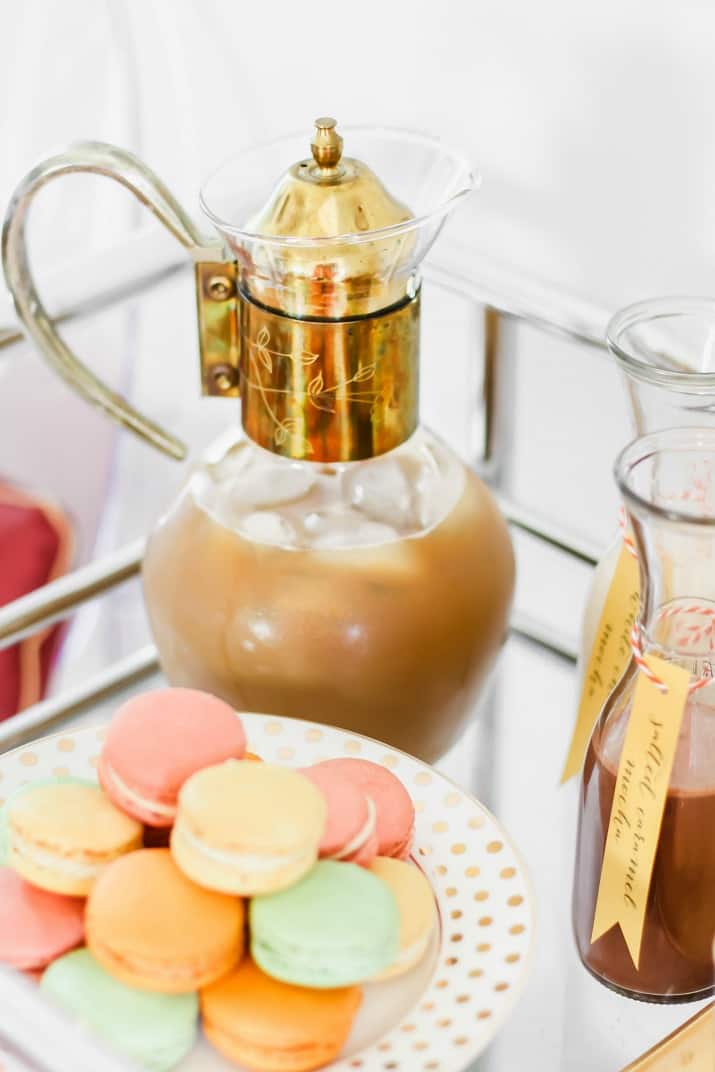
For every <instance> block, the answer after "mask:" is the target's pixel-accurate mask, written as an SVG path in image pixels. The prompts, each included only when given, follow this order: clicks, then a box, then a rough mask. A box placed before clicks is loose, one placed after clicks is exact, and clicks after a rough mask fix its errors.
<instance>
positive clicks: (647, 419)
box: [581, 298, 715, 668]
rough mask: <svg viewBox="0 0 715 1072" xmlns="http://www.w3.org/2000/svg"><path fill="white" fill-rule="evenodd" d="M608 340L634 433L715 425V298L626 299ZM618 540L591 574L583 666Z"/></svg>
mask: <svg viewBox="0 0 715 1072" xmlns="http://www.w3.org/2000/svg"><path fill="white" fill-rule="evenodd" d="M606 341H607V344H608V348H609V350H610V352H611V354H612V355H613V357H614V358H615V359H616V362H617V363H618V366H619V368H620V370H621V372H622V373H623V379H624V383H625V388H626V393H627V396H628V400H629V403H630V410H631V419H632V422H633V428H634V431H635V434H636V435H639V436H641V435H646V434H648V433H649V432H657V431H660V430H661V429H663V428H684V427H688V426H707V425H709V424H712V426H713V427H715V301H711V300H709V299H706V298H656V299H653V300H650V301H644V302H639V303H637V304H636V305H630V306H628V307H627V308H625V309H622V310H620V312H618V313H616V315H615V316H614V317H613V319H612V320H611V321H610V323H609V325H608V328H607V330H606ZM621 546H622V536H621V535H620V534H619V536H618V537H617V538H616V539H615V540H614V542H613V544H612V545H611V546H610V547H609V549H608V551H607V552H606V554H605V555H604V556H603V558H602V559H601V561H600V562H599V564H598V566H597V568H596V570H595V572H594V576H593V579H592V582H591V589H590V592H589V596H588V599H587V601H586V607H585V610H584V615H583V626H582V634H581V666H582V668H585V667H586V665H587V664H588V660H589V656H590V655H591V652H592V651H593V646H594V643H595V640H596V634H597V630H598V623H599V621H600V618H601V613H602V611H603V606H604V603H605V601H606V596H607V594H608V591H609V588H610V586H611V581H612V579H613V575H614V573H615V570H616V565H617V563H618V556H619V554H620V551H621Z"/></svg>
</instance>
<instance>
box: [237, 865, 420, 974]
mask: <svg viewBox="0 0 715 1072" xmlns="http://www.w3.org/2000/svg"><path fill="white" fill-rule="evenodd" d="M250 921H251V953H252V956H253V959H254V960H255V962H256V963H257V964H258V966H259V967H260V968H261V969H262V970H263V971H264V972H266V973H267V974H268V975H271V976H272V977H273V978H274V979H280V980H281V981H282V982H285V983H293V984H295V985H296V986H308V987H315V988H317V989H321V990H322V989H325V988H329V987H336V986H353V985H355V984H356V983H361V982H364V981H365V980H366V979H372V978H374V976H376V975H379V974H380V972H382V971H384V970H385V968H387V967H389V965H390V964H393V963H394V961H395V959H396V957H397V954H398V952H399V949H400V913H399V909H398V907H397V902H396V900H395V897H394V895H393V893H392V891H391V890H390V889H389V888H388V887H387V886H386V885H385V883H384V882H382V881H381V880H380V879H379V878H377V876H375V875H373V874H371V873H370V871H367V870H365V869H364V868H362V867H358V866H357V865H356V864H346V863H340V862H338V861H336V860H321V861H320V862H319V863H317V864H316V865H315V867H314V868H313V869H312V870H311V871H310V872H309V873H308V874H307V875H306V876H305V878H303V879H301V881H300V882H297V883H296V884H295V885H293V886H290V887H289V888H288V889H286V890H281V891H280V892H279V893H273V894H269V895H267V896H262V897H255V898H254V899H253V900H252V901H251V907H250Z"/></svg>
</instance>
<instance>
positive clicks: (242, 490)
mask: <svg viewBox="0 0 715 1072" xmlns="http://www.w3.org/2000/svg"><path fill="white" fill-rule="evenodd" d="M314 484H315V476H314V475H313V473H312V472H311V471H310V470H309V469H308V467H307V466H304V465H300V464H291V463H290V462H281V461H275V462H271V461H269V462H264V461H263V460H261V461H260V462H255V463H254V464H253V465H251V466H250V467H249V468H247V469H245V470H244V471H242V472H239V473H237V474H235V475H234V476H232V478H231V479H230V480H228V481H227V482H226V484H225V485H224V489H225V492H226V493H227V494H228V495H229V496H230V499H231V503H232V505H233V506H234V507H236V506H240V507H242V508H243V509H247V510H250V509H251V508H252V507H253V508H256V507H259V508H260V507H263V506H279V505H281V504H283V503H289V502H297V501H298V500H299V499H303V498H305V496H306V495H307V494H308V493H309V491H310V490H311V488H312V487H313V485H314Z"/></svg>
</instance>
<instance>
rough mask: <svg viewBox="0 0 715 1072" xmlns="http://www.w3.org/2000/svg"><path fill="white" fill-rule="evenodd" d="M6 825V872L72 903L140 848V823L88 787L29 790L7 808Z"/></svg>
mask: <svg viewBox="0 0 715 1072" xmlns="http://www.w3.org/2000/svg"><path fill="white" fill-rule="evenodd" d="M6 819H7V837H8V863H9V864H10V866H11V867H13V868H14V869H15V870H16V871H17V872H18V873H19V874H21V875H22V877H23V878H24V879H27V881H28V882H31V883H32V884H33V885H34V886H39V887H40V888H41V889H44V890H52V891H53V892H54V893H67V894H71V895H73V896H75V897H85V896H86V895H87V894H88V893H89V891H90V890H91V889H92V887H93V885H94V883H95V882H96V880H97V879H98V878H99V876H100V874H101V873H102V871H103V870H104V869H105V868H106V867H107V866H108V864H110V863H111V862H112V861H113V860H116V859H117V857H119V856H122V855H123V854H124V853H127V852H131V851H132V850H133V849H138V848H140V846H141V843H142V832H143V828H142V825H141V823H139V822H137V821H136V820H135V819H131V818H130V817H129V816H128V815H125V814H124V812H121V811H120V810H119V809H118V808H116V807H115V806H114V804H112V802H111V801H110V800H109V798H108V797H107V796H105V794H104V793H103V792H102V790H101V789H100V788H99V787H98V786H95V785H91V784H89V783H87V784H83V783H80V782H76V783H72V782H67V783H62V782H57V783H52V784H46V785H38V786H37V788H29V789H27V790H26V791H25V792H23V793H21V794H19V795H18V796H17V797H16V798H15V799H13V800H11V801H10V802H9V804H8V808H7V816H6Z"/></svg>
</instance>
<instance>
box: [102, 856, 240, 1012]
mask: <svg viewBox="0 0 715 1072" xmlns="http://www.w3.org/2000/svg"><path fill="white" fill-rule="evenodd" d="M243 926H244V910H243V903H242V901H240V900H239V899H238V898H237V897H229V896H227V895H226V894H222V893H217V892H216V891H214V890H206V889H202V888H201V887H200V886H196V885H195V884H194V883H193V882H191V880H190V879H188V878H186V876H185V875H184V874H182V872H181V871H180V870H179V868H178V867H177V866H176V864H175V863H174V861H173V859H172V856H171V853H170V852H169V850H168V849H140V850H139V851H138V852H133V853H131V854H130V855H128V856H124V857H122V858H121V859H119V860H117V861H115V863H113V864H112V865H111V866H110V867H108V868H107V869H106V871H104V873H103V874H102V876H101V877H100V879H99V880H98V881H97V883H96V884H95V886H94V888H93V890H92V893H91V896H90V898H89V900H88V902H87V918H86V931H87V945H88V946H89V948H90V950H91V952H92V953H93V954H94V956H95V957H96V959H97V960H98V961H99V963H100V964H101V965H102V966H103V967H104V968H105V969H106V970H107V971H108V972H109V973H110V974H111V975H113V976H114V977H115V978H116V979H119V981H120V982H123V983H125V984H126V985H127V986H134V987H138V988H139V989H141V990H154V991H159V992H160V993H164V994H182V993H189V992H191V991H193V990H198V989H199V988H200V987H202V986H205V985H206V984H208V983H210V982H213V980H214V979H218V978H219V977H220V976H222V975H225V974H226V972H228V971H230V970H231V969H232V968H233V967H235V965H236V964H237V963H238V962H239V960H240V959H241V956H242V953H243Z"/></svg>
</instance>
